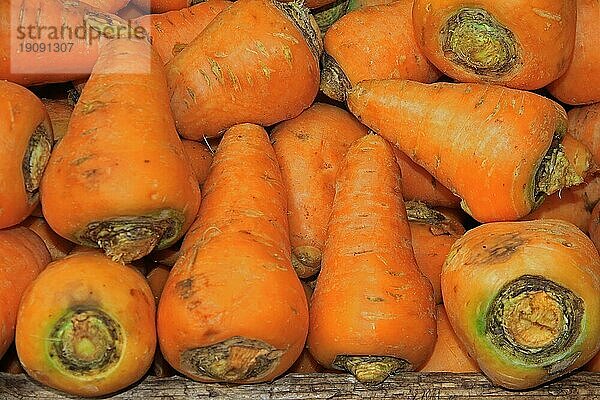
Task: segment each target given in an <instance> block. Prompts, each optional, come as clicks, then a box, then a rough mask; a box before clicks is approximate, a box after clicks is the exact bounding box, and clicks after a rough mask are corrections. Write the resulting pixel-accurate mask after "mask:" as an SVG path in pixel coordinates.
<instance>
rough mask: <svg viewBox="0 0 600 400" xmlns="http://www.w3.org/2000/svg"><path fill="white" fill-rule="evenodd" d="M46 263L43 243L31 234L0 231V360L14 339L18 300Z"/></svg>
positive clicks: (25, 230) (47, 261)
mask: <svg viewBox="0 0 600 400" xmlns="http://www.w3.org/2000/svg"><path fill="white" fill-rule="evenodd" d="M50 261H51V259H50V254H49V253H48V250H47V249H46V246H45V245H44V242H43V241H42V240H41V239H40V238H39V236H38V235H36V234H35V233H34V232H33V231H31V230H29V229H27V228H24V227H16V228H11V229H4V230H0V282H2V290H1V291H0V358H2V356H3V355H4V353H5V352H6V350H7V349H8V347H9V346H10V345H11V343H12V341H13V339H14V337H15V323H16V321H17V310H18V308H19V302H20V301H21V296H22V295H23V293H24V292H25V289H26V288H27V286H28V285H29V284H30V283H31V282H32V281H33V280H34V279H35V278H36V276H38V274H39V273H40V272H41V271H42V270H43V269H44V268H45V267H46V265H47V264H48V263H49V262H50Z"/></svg>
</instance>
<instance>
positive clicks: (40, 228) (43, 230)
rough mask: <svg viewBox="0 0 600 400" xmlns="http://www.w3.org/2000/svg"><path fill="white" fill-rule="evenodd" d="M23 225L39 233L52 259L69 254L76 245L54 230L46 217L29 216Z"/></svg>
mask: <svg viewBox="0 0 600 400" xmlns="http://www.w3.org/2000/svg"><path fill="white" fill-rule="evenodd" d="M22 225H23V226H25V227H27V228H29V229H31V230H32V231H34V232H35V233H37V235H38V236H39V237H40V238H41V239H42V240H43V241H44V244H45V245H46V247H47V248H48V251H49V252H50V256H51V257H52V261H56V260H58V259H60V258H63V257H65V256H67V255H68V254H69V253H70V252H71V250H72V249H73V247H74V246H75V244H74V243H73V242H70V241H68V240H66V239H65V238H63V237H61V236H59V235H58V234H57V233H56V232H54V231H53V230H52V228H50V225H48V223H47V222H46V220H44V218H37V217H29V218H27V219H26V220H25V221H23V223H22Z"/></svg>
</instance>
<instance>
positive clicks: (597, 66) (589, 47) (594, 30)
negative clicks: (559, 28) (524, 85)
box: [548, 0, 600, 104]
mask: <svg viewBox="0 0 600 400" xmlns="http://www.w3.org/2000/svg"><path fill="white" fill-rule="evenodd" d="M576 3H577V28H576V30H575V49H574V50H573V59H572V60H571V63H570V64H569V67H568V68H567V71H566V72H565V73H564V74H563V75H562V76H561V77H560V78H558V79H557V80H556V81H554V82H552V83H551V84H550V85H549V86H548V91H549V92H550V94H551V95H552V96H554V97H556V98H557V99H558V100H560V101H562V102H563V103H567V104H590V103H595V102H599V101H600V40H599V39H598V38H600V25H599V24H598V21H599V20H600V2H599V1H598V0H576Z"/></svg>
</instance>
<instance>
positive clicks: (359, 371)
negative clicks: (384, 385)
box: [332, 355, 413, 385]
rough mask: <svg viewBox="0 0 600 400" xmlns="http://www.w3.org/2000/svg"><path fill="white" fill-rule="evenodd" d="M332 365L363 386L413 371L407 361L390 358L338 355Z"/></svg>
mask: <svg viewBox="0 0 600 400" xmlns="http://www.w3.org/2000/svg"><path fill="white" fill-rule="evenodd" d="M332 365H333V366H334V367H335V368H338V369H341V370H343V371H348V372H350V373H351V374H352V375H354V376H355V377H356V379H357V380H358V381H359V382H360V383H362V384H364V385H378V384H380V383H381V382H383V381H384V380H386V379H387V378H388V377H389V376H391V375H394V374H397V373H398V372H402V371H412V370H413V367H412V365H411V364H410V363H409V362H408V361H406V360H403V359H401V358H396V357H390V356H349V355H338V356H337V357H336V358H335V360H333V363H332Z"/></svg>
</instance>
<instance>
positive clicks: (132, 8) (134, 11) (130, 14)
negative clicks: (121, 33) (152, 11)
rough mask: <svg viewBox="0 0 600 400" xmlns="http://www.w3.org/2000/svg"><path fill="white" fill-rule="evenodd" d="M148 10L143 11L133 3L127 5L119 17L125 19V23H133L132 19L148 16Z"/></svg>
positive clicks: (119, 13)
mask: <svg viewBox="0 0 600 400" xmlns="http://www.w3.org/2000/svg"><path fill="white" fill-rule="evenodd" d="M147 11H149V10H148V9H141V8H139V7H138V6H136V5H135V4H134V3H133V2H130V3H129V4H127V6H126V7H124V8H122V9H121V10H120V11H119V12H118V13H117V15H118V16H119V17H121V18H123V19H124V20H125V21H131V20H132V19H136V18H139V17H141V16H142V15H146V14H148V12H147Z"/></svg>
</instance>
